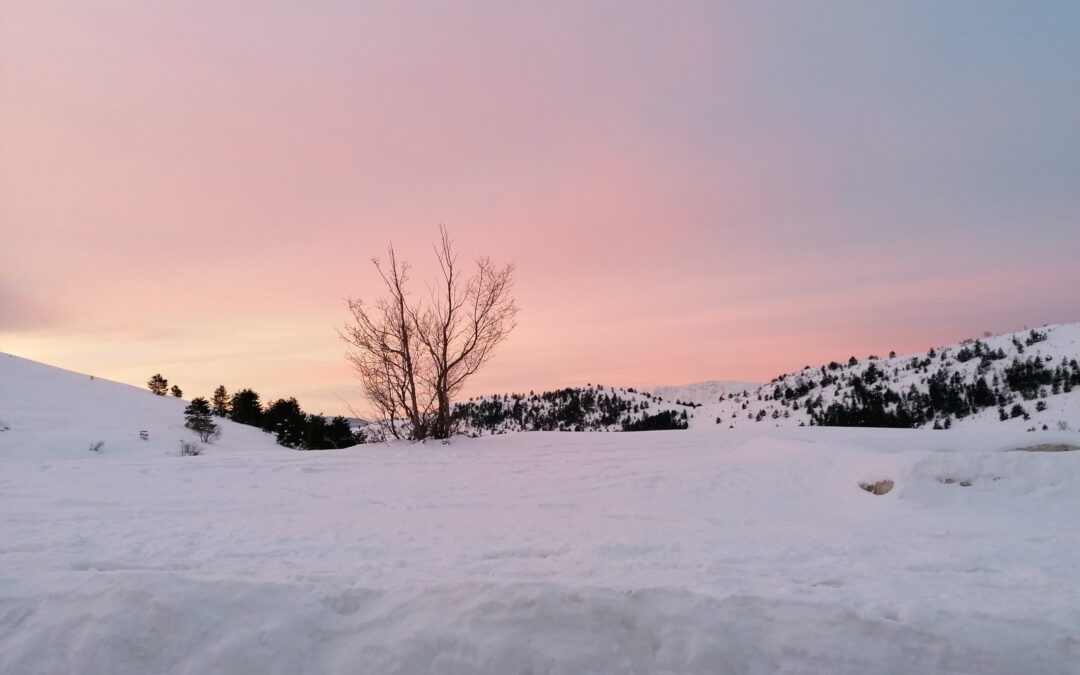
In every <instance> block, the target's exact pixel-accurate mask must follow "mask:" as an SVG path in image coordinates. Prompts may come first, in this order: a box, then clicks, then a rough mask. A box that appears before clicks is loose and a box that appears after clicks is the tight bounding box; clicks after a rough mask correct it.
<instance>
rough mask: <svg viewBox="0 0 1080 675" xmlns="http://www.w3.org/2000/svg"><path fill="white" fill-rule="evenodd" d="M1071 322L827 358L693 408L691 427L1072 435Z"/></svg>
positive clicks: (1078, 406)
mask: <svg viewBox="0 0 1080 675" xmlns="http://www.w3.org/2000/svg"><path fill="white" fill-rule="evenodd" d="M1078 359H1080V324H1076V323H1074V324H1060V325H1053V326H1045V327H1042V328H1038V329H1035V330H1024V331H1019V332H1016V333H1007V334H1004V335H996V336H993V337H988V338H984V339H979V340H968V341H965V342H963V343H960V344H955V345H949V346H946V347H939V348H936V349H931V350H929V351H927V352H925V353H920V354H907V355H902V356H898V355H895V354H890V355H889V356H888V357H885V358H872V359H863V360H859V359H856V358H855V357H851V358H850V359H847V360H843V361H834V362H832V363H829V364H827V365H822V366H820V367H817V368H809V369H804V370H801V371H797V372H794V373H787V374H785V375H781V376H779V377H777V378H774V379H773V380H772V381H771V382H770V383H768V384H765V385H762V386H761V387H759V388H757V389H752V390H749V391H746V392H743V393H739V394H735V395H733V396H728V397H726V398H725V399H724V400H723V401H721V402H720V403H718V404H715V405H711V406H707V407H703V408H700V409H698V411H697V412H698V414H697V416H696V424H707V423H709V419H710V417H711V421H712V422H713V423H715V424H719V425H722V426H725V427H729V428H739V427H742V426H746V425H748V424H750V425H753V424H763V425H768V426H772V427H787V426H801V425H811V424H818V425H828V426H898V427H913V426H915V427H935V428H950V427H964V428H991V429H1020V430H1030V431H1042V430H1044V428H1045V429H1046V430H1053V429H1058V428H1062V429H1078V428H1080V364H1078V362H1077V360H1078Z"/></svg>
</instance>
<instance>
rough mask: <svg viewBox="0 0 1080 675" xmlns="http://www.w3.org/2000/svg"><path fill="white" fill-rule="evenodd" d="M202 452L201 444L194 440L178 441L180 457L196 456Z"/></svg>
mask: <svg viewBox="0 0 1080 675" xmlns="http://www.w3.org/2000/svg"><path fill="white" fill-rule="evenodd" d="M202 453H203V448H202V446H201V445H199V444H198V443H196V442H194V441H180V456H181V457H198V456H199V455H201V454H202Z"/></svg>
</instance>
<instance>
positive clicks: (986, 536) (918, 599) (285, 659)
mask: <svg viewBox="0 0 1080 675" xmlns="http://www.w3.org/2000/svg"><path fill="white" fill-rule="evenodd" d="M182 408H183V402H181V401H176V400H173V399H169V398H160V397H155V396H153V395H151V394H149V393H148V392H143V391H140V390H138V389H135V388H132V387H126V386H124V385H117V384H114V383H109V382H104V381H101V380H93V381H91V380H89V378H87V377H86V376H83V375H78V374H74V373H68V372H65V371H59V370H56V369H52V368H48V367H46V366H41V365H39V364H33V363H31V362H28V361H25V360H22V359H17V358H13V357H6V356H3V355H0V421H2V422H3V423H5V424H6V425H7V426H9V427H10V429H9V430H7V431H2V432H0V508H2V512H3V518H2V519H0V672H2V673H5V674H16V675H21V674H23V673H74V672H78V673H90V674H93V673H103V674H104V673H109V674H120V673H140V674H141V673H163V672H169V673H192V674H195V673H259V674H260V675H261V674H263V673H267V674H269V673H282V674H285V673H290V674H291V673H299V672H358V673H401V674H406V673H407V674H417V673H428V672H433V673H501V674H506V673H828V674H830V675H843V674H845V673H859V674H863V673H874V674H875V675H881V674H888V673H896V674H901V673H902V674H904V675H911V674H913V673H981V674H998V673H1000V674H1002V675H1004V674H1006V673H1008V674H1012V673H1021V672H1022V673H1075V672H1076V664H1077V663H1080V566H1078V565H1077V561H1078V560H1080V519H1078V517H1077V514H1080V452H1058V453H1030V452H1014V451H1011V450H1012V449H1014V448H1016V447H1019V446H1023V445H1029V444H1031V443H1032V442H1034V440H1037V441H1038V442H1040V443H1045V442H1057V443H1065V444H1069V445H1080V434H1076V433H1058V432H1049V433H1046V432H1044V433H1039V434H1028V433H1023V432H1008V431H995V432H992V433H990V432H980V431H971V430H953V431H949V432H931V431H925V430H924V431H906V430H905V431H898V430H873V429H817V428H814V429H774V428H767V427H766V428H758V429H754V428H749V429H745V430H742V429H738V430H734V431H733V430H729V429H726V428H724V427H718V426H716V425H708V426H702V427H700V428H699V429H691V430H690V431H686V432H654V433H639V434H621V433H610V434H558V433H534V434H511V435H506V436H497V437H486V438H481V439H459V440H455V441H454V443H453V444H451V445H449V446H443V445H439V444H428V445H405V444H402V445H392V446H382V445H377V446H360V447H358V448H353V449H350V450H347V451H336V452H298V451H290V450H286V449H283V448H280V447H278V446H276V445H274V443H273V439H272V438H271V437H270V436H267V435H265V434H262V433H261V432H259V431H257V430H254V429H250V428H246V427H239V426H236V425H232V424H228V423H226V424H224V425H223V427H224V434H223V437H222V440H221V442H220V443H219V444H216V445H213V446H210V447H209V448H208V451H207V453H206V454H205V455H204V456H201V457H179V456H176V449H177V445H178V443H177V441H178V440H179V439H180V438H188V437H189V436H190V432H188V431H186V430H184V429H183V428H182V418H181V410H182ZM140 429H147V430H149V431H150V432H151V438H150V440H149V441H145V442H144V441H141V440H139V438H138V431H139V430H140ZM97 440H104V441H105V442H106V444H105V447H104V448H103V451H102V452H101V453H99V454H95V453H91V452H89V451H88V450H87V447H88V446H89V444H90V443H91V442H93V441H97ZM886 478H887V479H892V480H894V481H895V483H896V487H895V488H894V489H893V490H892V491H891V492H890V493H889V494H887V495H884V496H874V495H871V494H869V493H867V492H865V491H863V490H861V489H860V488H859V486H858V484H859V483H860V482H865V481H874V480H879V479H886ZM961 482H964V483H970V486H968V487H962V486H961Z"/></svg>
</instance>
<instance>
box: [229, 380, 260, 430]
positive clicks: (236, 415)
mask: <svg viewBox="0 0 1080 675" xmlns="http://www.w3.org/2000/svg"><path fill="white" fill-rule="evenodd" d="M262 418H263V410H262V402H261V401H260V400H259V395H258V394H257V393H255V392H254V391H252V390H251V389H241V390H240V391H238V392H236V393H235V394H233V397H232V401H230V403H229V419H231V420H232V421H233V422H238V423H240V424H247V425H250V426H253V427H258V426H262Z"/></svg>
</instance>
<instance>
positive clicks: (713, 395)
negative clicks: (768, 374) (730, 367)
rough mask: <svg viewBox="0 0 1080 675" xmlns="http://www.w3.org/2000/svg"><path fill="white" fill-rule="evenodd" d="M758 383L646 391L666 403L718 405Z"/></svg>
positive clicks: (714, 382)
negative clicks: (728, 397)
mask: <svg viewBox="0 0 1080 675" xmlns="http://www.w3.org/2000/svg"><path fill="white" fill-rule="evenodd" d="M759 386H761V383H760V382H739V381H736V380H709V381H707V382H694V383H692V384H683V385H678V386H667V387H648V388H646V390H647V391H648V392H649V393H650V394H653V395H654V396H659V397H660V398H662V399H664V400H666V401H682V402H683V403H693V404H695V405H708V404H710V403H718V402H719V401H720V399H721V398H724V397H727V396H730V395H731V394H737V393H739V392H743V391H747V390H750V389H756V388H758V387H759Z"/></svg>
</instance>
